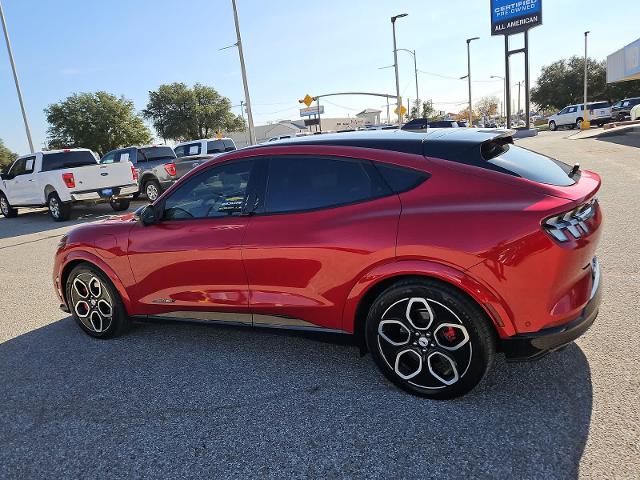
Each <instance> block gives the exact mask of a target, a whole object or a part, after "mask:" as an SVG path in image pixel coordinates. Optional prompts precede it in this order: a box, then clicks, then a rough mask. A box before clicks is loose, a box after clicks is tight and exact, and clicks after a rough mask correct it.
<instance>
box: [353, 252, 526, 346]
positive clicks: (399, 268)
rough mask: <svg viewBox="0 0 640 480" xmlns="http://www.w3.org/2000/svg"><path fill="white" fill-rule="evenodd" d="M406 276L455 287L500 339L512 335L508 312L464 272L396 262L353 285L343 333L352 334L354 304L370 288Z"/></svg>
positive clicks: (417, 262)
mask: <svg viewBox="0 0 640 480" xmlns="http://www.w3.org/2000/svg"><path fill="white" fill-rule="evenodd" d="M408 275H414V276H422V277H427V278H435V279H437V280H441V281H443V282H446V283H449V284H451V285H453V286H454V287H457V288H459V289H460V290H462V291H463V292H465V293H466V294H467V295H469V296H470V297H471V298H472V299H473V300H475V302H476V303H477V304H478V305H480V306H481V307H482V308H483V310H484V311H485V312H486V313H487V315H488V316H489V318H490V319H491V320H492V322H493V325H494V326H495V328H496V331H497V333H498V336H499V337H500V338H505V337H510V336H512V335H515V334H516V330H515V327H514V325H513V321H512V315H511V311H510V309H509V308H508V307H507V306H506V304H505V303H504V302H503V301H502V300H501V298H500V297H499V296H498V295H497V294H496V293H494V292H493V291H492V290H491V289H490V288H489V287H487V286H485V285H484V284H482V283H480V282H479V281H478V280H476V279H474V278H473V277H471V276H470V275H469V273H468V271H464V270H458V269H456V268H454V267H451V266H448V265H444V264H442V263H437V262H433V261H429V260H396V261H394V262H391V263H385V264H382V265H378V266H376V267H374V268H373V269H371V270H369V271H368V272H366V273H365V274H364V275H363V276H362V277H360V279H359V280H358V281H357V282H356V284H355V285H354V287H353V288H352V289H351V292H349V295H348V297H347V299H346V301H345V306H344V309H343V314H342V328H343V330H345V331H347V332H349V333H354V331H355V319H356V312H357V309H358V304H359V303H360V301H361V300H362V298H363V297H364V296H365V295H366V294H367V292H368V291H369V290H370V289H371V288H373V287H375V286H376V285H378V284H379V283H380V282H383V281H385V280H388V279H390V278H393V277H401V276H408Z"/></svg>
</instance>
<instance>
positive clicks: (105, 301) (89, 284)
mask: <svg viewBox="0 0 640 480" xmlns="http://www.w3.org/2000/svg"><path fill="white" fill-rule="evenodd" d="M65 289H66V299H67V304H68V305H69V308H70V310H71V314H72V315H73V318H74V319H75V320H76V322H77V323H78V325H80V328H82V330H84V331H85V332H86V333H87V334H88V335H91V336H92V337H96V338H112V337H115V336H118V335H121V334H123V333H125V332H126V331H127V330H128V329H129V327H130V324H131V321H130V319H129V317H128V316H127V312H126V310H125V308H124V305H123V304H122V300H121V299H120V295H119V294H118V291H117V290H116V288H115V287H114V286H113V284H112V283H111V281H110V280H109V279H108V278H107V276H106V275H105V274H104V273H103V272H101V271H100V270H99V269H97V268H96V267H94V266H92V265H89V264H86V263H83V264H80V265H78V266H77V267H75V268H74V269H73V270H72V271H71V273H70V274H69V277H68V278H67V283H66V286H65Z"/></svg>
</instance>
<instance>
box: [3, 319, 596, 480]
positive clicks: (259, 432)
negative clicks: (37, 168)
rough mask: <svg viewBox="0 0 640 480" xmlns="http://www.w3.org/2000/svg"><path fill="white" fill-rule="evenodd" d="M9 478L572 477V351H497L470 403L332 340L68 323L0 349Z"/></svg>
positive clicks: (581, 384) (578, 406)
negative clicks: (422, 387) (405, 379)
mask: <svg viewBox="0 0 640 480" xmlns="http://www.w3.org/2000/svg"><path fill="white" fill-rule="evenodd" d="M0 365H2V371H3V374H2V375H3V379H2V380H3V381H2V383H1V387H0V404H1V405H2V409H1V410H0V439H1V441H2V445H3V448H2V449H0V464H2V465H3V470H4V475H6V476H7V477H11V478H16V477H60V476H64V477H80V476H82V477H94V476H106V475H113V476H125V475H126V476H135V477H140V476H147V477H159V476H162V477H178V476H208V477H216V478H219V477H233V478H238V477H243V478H245V477H252V478H256V477H260V478H292V477H296V478H298V477H321V478H336V477H341V478H344V477H358V478H364V477H367V478H369V477H390V476H392V475H393V476H396V477H402V478H433V477H440V478H487V477H491V478H563V479H567V478H577V476H578V468H579V462H580V458H581V456H582V453H583V450H584V447H585V442H586V440H587V435H588V432H589V423H590V419H591V410H592V385H591V376H590V370H589V365H588V362H587V359H586V358H585V355H584V354H583V353H582V351H581V350H580V348H579V347H578V346H576V345H570V346H569V347H568V348H566V349H565V350H563V351H561V352H556V353H555V354H553V355H549V356H547V357H546V358H543V359H542V360H540V361H538V362H536V363H531V364H527V363H523V364H506V363H505V362H504V360H503V358H502V357H501V356H500V357H499V358H498V359H497V362H496V364H495V366H494V368H493V370H492V372H491V373H490V374H489V375H488V377H487V378H486V379H485V380H484V381H483V383H481V385H480V386H479V387H478V388H476V389H475V390H474V391H473V392H471V393H470V394H469V395H467V396H465V397H463V398H460V399H457V400H454V401H430V400H425V399H422V398H418V397H414V396H412V395H409V394H407V393H404V392H402V391H400V390H398V389H397V388H396V387H394V386H393V385H391V384H390V383H389V382H387V381H386V380H384V377H383V376H382V375H381V374H379V373H378V371H377V370H376V368H375V366H374V365H373V362H372V360H371V357H370V356H366V357H363V358H360V357H359V354H358V349H357V348H356V347H354V346H349V345H348V342H346V344H345V342H344V337H340V336H337V337H331V336H318V337H315V338H314V337H313V336H309V335H302V336H301V335H288V334H282V333H273V332H270V331H265V330H251V329H243V328H229V327H218V326H204V327H203V326H200V325H191V324H174V323H160V324H158V323H142V324H136V325H135V326H134V328H133V330H132V332H131V333H130V334H129V335H127V336H124V337H121V338H117V339H114V340H110V341H101V340H95V339H92V338H89V337H88V336H86V335H85V334H83V333H82V332H81V331H80V329H79V328H78V327H77V326H76V325H75V323H74V321H73V320H72V319H71V318H66V319H63V320H60V321H58V322H54V323H52V324H50V325H48V326H46V327H43V328H40V329H38V330H34V331H31V332H29V333H26V334H24V335H21V336H19V337H16V338H14V339H12V340H9V341H7V342H5V343H2V344H0Z"/></svg>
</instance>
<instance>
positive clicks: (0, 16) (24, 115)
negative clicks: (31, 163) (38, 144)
mask: <svg viewBox="0 0 640 480" xmlns="http://www.w3.org/2000/svg"><path fill="white" fill-rule="evenodd" d="M0 20H2V28H3V30H4V39H5V41H6V43H7V52H9V62H10V63H11V70H12V71H13V81H14V82H15V84H16V91H17V92H18V102H19V103H20V110H22V120H24V129H25V130H26V131H27V140H28V141H29V150H31V153H33V151H34V150H33V140H31V129H30V128H29V120H28V119H27V111H26V110H25V108H24V101H23V100H22V90H20V82H18V72H17V71H16V64H15V62H14V60H13V51H12V50H11V42H10V41H9V31H8V30H7V23H6V22H5V19H4V11H3V10H2V3H1V2H0Z"/></svg>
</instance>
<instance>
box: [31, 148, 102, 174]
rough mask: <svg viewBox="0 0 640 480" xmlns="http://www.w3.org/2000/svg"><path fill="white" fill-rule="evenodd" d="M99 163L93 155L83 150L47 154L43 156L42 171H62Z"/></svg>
mask: <svg viewBox="0 0 640 480" xmlns="http://www.w3.org/2000/svg"><path fill="white" fill-rule="evenodd" d="M97 163H98V162H97V161H96V158H95V157H94V156H93V153H91V152H89V151H87V150H82V151H75V152H59V153H45V154H44V155H43V156H42V171H43V172H49V171H51V170H62V169H64V168H76V167H84V166H86V165H96V164H97Z"/></svg>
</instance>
